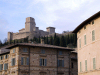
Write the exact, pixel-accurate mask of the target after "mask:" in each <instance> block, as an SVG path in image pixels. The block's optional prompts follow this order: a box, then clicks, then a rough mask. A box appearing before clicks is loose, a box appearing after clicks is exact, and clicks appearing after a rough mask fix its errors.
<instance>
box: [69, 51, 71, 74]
mask: <svg viewBox="0 0 100 75" xmlns="http://www.w3.org/2000/svg"><path fill="white" fill-rule="evenodd" d="M70 54H71V53H70V52H69V75H70V62H71V61H70Z"/></svg>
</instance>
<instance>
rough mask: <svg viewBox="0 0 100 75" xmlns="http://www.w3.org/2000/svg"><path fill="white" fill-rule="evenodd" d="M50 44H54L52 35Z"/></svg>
mask: <svg viewBox="0 0 100 75" xmlns="http://www.w3.org/2000/svg"><path fill="white" fill-rule="evenodd" d="M50 45H53V38H52V36H50Z"/></svg>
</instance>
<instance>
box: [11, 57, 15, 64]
mask: <svg viewBox="0 0 100 75" xmlns="http://www.w3.org/2000/svg"><path fill="white" fill-rule="evenodd" d="M11 65H12V66H14V65H15V58H12V60H11Z"/></svg>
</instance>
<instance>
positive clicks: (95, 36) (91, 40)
mask: <svg viewBox="0 0 100 75" xmlns="http://www.w3.org/2000/svg"><path fill="white" fill-rule="evenodd" d="M73 33H77V46H78V75H100V11H99V12H98V13H96V14H94V15H93V16H91V17H90V18H88V19H87V20H85V21H83V22H82V23H81V24H80V25H79V26H78V27H77V28H76V29H75V30H74V31H73Z"/></svg>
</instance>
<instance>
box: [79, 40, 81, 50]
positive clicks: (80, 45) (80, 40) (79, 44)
mask: <svg viewBox="0 0 100 75" xmlns="http://www.w3.org/2000/svg"><path fill="white" fill-rule="evenodd" d="M79 47H80V48H81V39H79Z"/></svg>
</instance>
